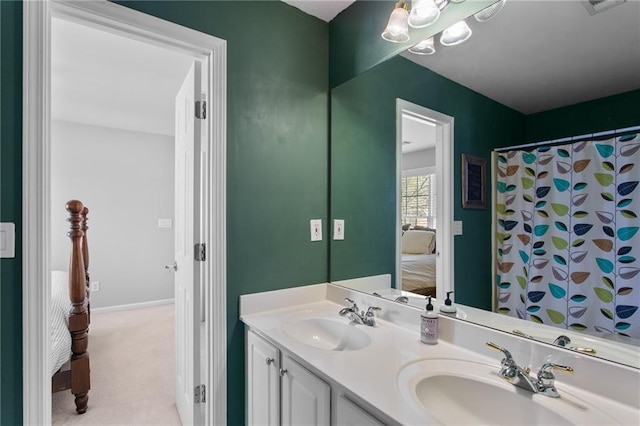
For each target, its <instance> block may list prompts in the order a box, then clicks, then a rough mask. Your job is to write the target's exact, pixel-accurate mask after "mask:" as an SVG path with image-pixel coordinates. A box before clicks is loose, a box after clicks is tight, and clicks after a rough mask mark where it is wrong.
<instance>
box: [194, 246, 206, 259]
mask: <svg viewBox="0 0 640 426" xmlns="http://www.w3.org/2000/svg"><path fill="white" fill-rule="evenodd" d="M193 252H194V254H193V256H194V258H195V260H197V261H199V262H204V261H205V260H207V245H206V244H205V243H198V244H196V245H195V246H193Z"/></svg>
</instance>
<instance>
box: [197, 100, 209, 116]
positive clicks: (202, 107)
mask: <svg viewBox="0 0 640 426" xmlns="http://www.w3.org/2000/svg"><path fill="white" fill-rule="evenodd" d="M196 118H201V119H205V118H207V101H196Z"/></svg>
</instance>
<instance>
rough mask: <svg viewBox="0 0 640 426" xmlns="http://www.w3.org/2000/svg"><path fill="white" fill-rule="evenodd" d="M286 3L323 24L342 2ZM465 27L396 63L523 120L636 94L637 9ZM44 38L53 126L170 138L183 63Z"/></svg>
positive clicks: (567, 4) (542, 8) (111, 44)
mask: <svg viewBox="0 0 640 426" xmlns="http://www.w3.org/2000/svg"><path fill="white" fill-rule="evenodd" d="M468 1H469V0H468ZM287 3H289V4H292V5H294V6H295V7H297V8H299V9H301V10H303V11H305V12H307V13H309V14H312V15H314V16H317V17H319V18H320V19H323V20H325V21H330V20H331V19H333V18H334V17H335V16H336V15H337V14H338V13H340V12H341V11H342V10H343V9H344V8H346V7H348V6H349V5H350V4H351V3H352V1H350V0H336V1H333V0H328V1H321V0H308V1H307V0H287ZM468 21H469V23H470V26H471V27H472V30H473V32H474V33H473V35H472V36H471V38H470V39H469V40H468V41H466V42H465V43H463V44H461V45H459V46H454V47H448V48H444V47H442V46H439V45H438V44H437V45H436V48H437V52H436V54H435V55H432V56H417V55H413V54H408V53H405V54H403V55H404V56H406V57H407V58H408V59H410V60H412V61H417V62H419V63H420V64H421V65H423V66H425V67H428V68H430V69H431V70H433V71H435V72H437V73H438V74H441V75H443V76H444V77H447V78H449V79H451V80H453V81H456V82H458V83H460V84H462V85H464V86H466V87H469V88H470V89H472V90H474V91H476V92H478V93H481V94H484V95H485V96H487V97H489V98H491V99H494V100H496V101H498V102H500V103H502V104H504V105H507V106H509V107H511V108H513V109H516V110H518V111H520V112H522V113H525V114H531V113H535V112H538V111H545V110H548V109H552V108H557V107H560V106H565V105H571V104H574V103H578V102H582V101H586V100H590V99H596V98H600V97H603V96H609V95H612V94H616V93H622V92H626V91H629V90H634V89H640V1H639V0H629V1H627V2H626V3H624V4H621V5H619V6H616V7H613V8H611V9H608V10H605V11H604V12H602V13H599V14H596V15H594V16H592V15H590V14H589V13H588V12H587V10H586V9H585V7H583V5H582V4H581V2H580V1H578V0H556V1H532V0H507V3H506V5H505V7H504V9H503V10H502V11H501V12H500V13H499V14H498V15H497V16H496V17H495V18H493V19H492V20H490V21H489V22H486V23H478V22H476V21H475V20H474V19H473V18H471V19H468ZM381 30H382V29H381ZM52 31H53V33H52V34H53V36H52V53H53V54H52V57H51V66H52V71H53V72H52V81H51V84H52V116H53V118H54V119H59V120H67V121H75V122H80V123H86V124H94V125H101V126H108V127H117V128H123V129H130V130H137V131H143V132H148V133H158V134H165V135H172V134H173V121H174V118H173V99H174V97H175V93H176V92H177V89H178V88H179V86H180V84H181V82H182V79H183V77H184V76H185V75H186V72H187V69H188V67H189V65H190V64H191V62H192V58H190V57H188V56H185V55H182V54H179V53H176V52H172V51H169V50H165V49H163V48H160V47H156V46H152V45H150V44H147V43H143V42H139V41H135V40H131V39H125V38H124V37H120V36H118V35H115V34H111V33H108V32H104V31H99V30H95V29H92V28H88V27H84V26H81V25H79V24H75V23H71V22H68V21H63V20H60V19H54V23H53V28H52ZM409 77H410V76H406V78H409Z"/></svg>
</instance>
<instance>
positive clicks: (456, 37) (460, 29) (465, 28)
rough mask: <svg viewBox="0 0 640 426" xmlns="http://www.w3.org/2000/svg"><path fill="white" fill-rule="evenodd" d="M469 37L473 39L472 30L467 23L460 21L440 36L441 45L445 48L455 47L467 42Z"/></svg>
mask: <svg viewBox="0 0 640 426" xmlns="http://www.w3.org/2000/svg"><path fill="white" fill-rule="evenodd" d="M469 37H471V28H469V25H467V23H466V22H465V21H460V22H458V23H457V24H453V25H452V26H450V27H449V28H447V29H446V30H444V32H443V33H442V35H441V36H440V43H441V44H442V45H443V46H455V45H456V44H460V43H462V42H464V41H467V40H468V39H469Z"/></svg>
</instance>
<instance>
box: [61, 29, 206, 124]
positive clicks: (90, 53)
mask: <svg viewBox="0 0 640 426" xmlns="http://www.w3.org/2000/svg"><path fill="white" fill-rule="evenodd" d="M52 21H53V24H52V37H51V52H52V55H51V70H52V73H51V114H52V118H53V119H55V120H66V121H72V122H77V123H83V124H90V125H96V126H104V127H113V128H119V129H126V130H134V131H140V132H146V133H155V134H162V135H173V134H174V121H175V117H174V102H175V96H176V93H177V92H178V89H179V88H180V85H181V84H182V81H183V79H184V77H185V76H186V74H187V71H188V70H189V67H190V65H191V63H192V62H193V58H191V57H189V56H186V55H182V54H179V53H176V52H172V51H170V50H167V49H164V48H161V47H157V46H153V45H151V44H148V43H143V42H140V41H136V40H132V39H129V38H125V37H122V36H118V35H116V34H112V33H109V32H106V31H100V30H97V29H93V28H89V27H86V26H83V25H79V24H76V23H72V22H69V21H65V20H61V19H53V20H52Z"/></svg>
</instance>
